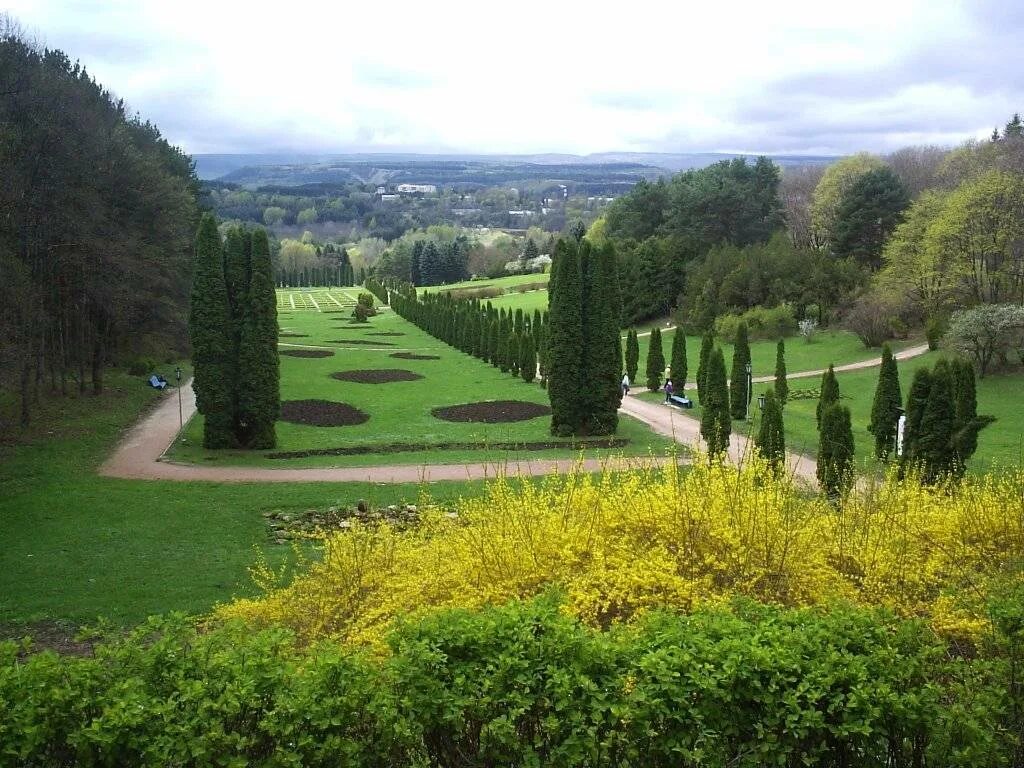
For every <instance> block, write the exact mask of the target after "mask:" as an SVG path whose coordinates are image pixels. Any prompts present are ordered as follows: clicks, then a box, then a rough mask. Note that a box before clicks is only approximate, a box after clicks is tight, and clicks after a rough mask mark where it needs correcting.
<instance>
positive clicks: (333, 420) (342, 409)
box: [281, 400, 370, 427]
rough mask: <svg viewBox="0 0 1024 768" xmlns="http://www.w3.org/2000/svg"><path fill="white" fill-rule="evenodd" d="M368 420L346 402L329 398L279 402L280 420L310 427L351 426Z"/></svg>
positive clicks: (368, 417) (366, 415)
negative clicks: (334, 401)
mask: <svg viewBox="0 0 1024 768" xmlns="http://www.w3.org/2000/svg"><path fill="white" fill-rule="evenodd" d="M369 420H370V416H369V414H367V413H363V412H362V411H360V410H359V409H358V408H355V407H353V406H351V405H349V404H348V403H332V402H331V401H329V400H285V401H284V402H283V403H281V421H290V422H292V423H293V424H307V425H309V426H311V427H351V426H355V425H356V424H363V423H364V422H367V421H369Z"/></svg>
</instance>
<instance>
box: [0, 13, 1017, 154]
mask: <svg viewBox="0 0 1024 768" xmlns="http://www.w3.org/2000/svg"><path fill="white" fill-rule="evenodd" d="M4 10H6V11H7V12H8V13H10V14H11V15H12V16H13V17H14V18H15V19H16V20H17V21H18V22H19V23H20V24H21V25H22V26H23V27H24V28H26V29H27V30H28V31H29V32H30V33H31V34H33V35H34V36H35V37H36V38H38V39H39V41H40V42H42V43H43V44H45V45H47V46H49V47H53V48H60V49H62V50H64V51H65V52H66V53H68V54H69V55H70V56H71V57H72V58H76V59H79V60H80V61H81V62H82V63H83V64H85V66H86V67H87V68H88V70H89V71H90V72H91V73H93V75H94V76H95V77H96V78H97V79H98V80H99V81H100V82H101V83H103V85H104V86H106V87H107V88H108V89H109V90H111V91H112V92H113V93H115V94H116V95H117V96H118V97H120V98H123V99H124V100H125V102H126V103H127V104H128V105H129V106H130V107H131V108H132V109H133V110H136V111H138V112H139V113H140V114H141V115H142V116H143V117H145V118H147V119H150V120H152V121H153V122H154V123H156V125H157V126H158V127H159V128H160V130H161V131H162V133H163V134H164V135H165V136H166V137H167V138H168V139H169V140H170V141H171V142H172V143H174V144H177V145H179V146H181V147H182V148H183V149H184V150H185V151H187V152H190V153H193V154H195V153H253V152H260V153H264V152H308V153H331V152H396V151H401V152H467V153H501V154H506V153H508V154H511V153H540V152H565V153H574V154H588V153H592V152H605V151H629V152H715V151H723V152H764V153H770V154H845V153H849V152H853V151H859V150H866V151H872V152H886V151H890V150H893V149H896V148H898V147H901V146H906V145H908V144H939V145H953V144H957V143H959V142H961V141H963V140H965V139H968V138H972V137H978V138H980V137H982V136H987V135H988V134H990V133H991V131H992V128H993V127H994V126H996V125H1002V124H1003V123H1005V122H1006V120H1007V119H1008V118H1009V116H1010V115H1011V114H1012V113H1013V112H1016V111H1018V110H1019V111H1024V74H1022V73H1021V70H1020V69H1019V67H1018V66H1017V61H1018V55H1019V41H1020V40H1022V39H1024V3H1021V2H1014V0H964V1H963V2H947V1H945V0H925V1H922V2H917V1H916V0H914V1H909V0H908V1H904V0H881V1H879V0H860V1H859V2H857V3H849V2H843V3H835V2H827V1H826V2H823V1H822V0H814V1H813V2H790V1H788V0H776V1H775V2H771V3H769V2H764V0H758V1H757V2H745V1H741V0H733V2H699V3H698V2H693V0H674V1H673V2H664V3H662V2H646V1H645V0H640V2H635V3H616V4H615V5H614V6H612V5H611V4H608V3H600V2H576V0H544V1H543V2H537V1H535V0H516V1H515V2H508V1H506V2H494V1H493V0H475V1H469V2H462V1H461V0H458V1H449V0H434V2H425V1H424V0H416V1H415V2H407V1H406V0H379V1H378V2H365V1H360V2H351V0H350V2H345V1H344V0H335V2H322V3H321V2H310V1H309V0H291V2H277V3H273V4H271V3H261V2H250V3H234V2H231V3H228V2H223V1H221V2H217V0H206V1H205V2H198V1H197V0H175V2H168V1H167V0H160V1H159V2H151V1H150V0H128V1H124V2H123V1H122V0H110V1H109V2H95V1H93V0H63V1H60V0H6V2H5V8H4Z"/></svg>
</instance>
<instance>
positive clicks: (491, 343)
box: [487, 318, 501, 368]
mask: <svg viewBox="0 0 1024 768" xmlns="http://www.w3.org/2000/svg"><path fill="white" fill-rule="evenodd" d="M500 355H501V321H500V320H499V319H498V318H494V319H493V320H491V325H490V328H489V329H488V336H487V359H488V360H490V361H491V365H493V366H494V367H495V368H500V367H501V359H500Z"/></svg>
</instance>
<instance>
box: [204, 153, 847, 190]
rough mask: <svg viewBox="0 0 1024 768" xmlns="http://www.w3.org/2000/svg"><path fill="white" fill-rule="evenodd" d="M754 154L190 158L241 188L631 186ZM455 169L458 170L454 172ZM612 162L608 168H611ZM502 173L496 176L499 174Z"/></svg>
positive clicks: (795, 160) (801, 160)
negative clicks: (599, 182) (611, 182)
mask: <svg viewBox="0 0 1024 768" xmlns="http://www.w3.org/2000/svg"><path fill="white" fill-rule="evenodd" d="M735 157H747V158H751V159H752V158H754V157H756V155H741V154H727V153H720V152H703V153H656V152H601V153H596V154H591V155H568V154H557V153H548V154H536V155H455V154H438V155H426V154H414V153H410V154H401V153H380V154H370V153H364V154H287V153H281V154H251V155H232V154H222V155H202V154H200V155H193V159H194V160H195V162H196V173H197V174H198V175H199V178H201V179H223V180H225V181H231V182H234V183H237V184H242V185H245V186H250V185H256V184H280V185H299V184H309V183H339V182H346V181H362V182H364V183H384V182H391V181H419V182H424V183H434V184H452V183H458V182H463V183H470V184H473V183H476V184H481V183H482V184H485V185H493V184H498V183H509V182H514V181H516V180H517V179H522V180H523V181H524V182H528V181H541V180H549V181H559V180H566V181H589V180H594V179H595V178H596V177H603V178H605V179H608V178H609V177H612V178H614V179H616V180H621V181H622V182H628V183H636V181H638V180H639V179H640V178H656V177H657V176H661V175H665V174H666V172H671V173H674V172H677V171H681V170H687V169H689V168H703V167H704V166H707V165H711V164H712V163H717V162H718V161H720V160H730V159H732V158H735ZM772 160H774V161H775V162H776V163H778V164H779V165H781V166H783V167H787V166H801V165H820V164H824V163H830V162H832V161H833V160H835V157H831V156H824V155H776V156H773V157H772ZM460 166H462V167H461V170H460ZM609 166H611V167H609ZM499 177H500V178H499Z"/></svg>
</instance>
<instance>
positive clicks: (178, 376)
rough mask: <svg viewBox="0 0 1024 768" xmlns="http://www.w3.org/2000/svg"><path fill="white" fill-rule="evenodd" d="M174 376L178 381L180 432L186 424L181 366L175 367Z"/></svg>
mask: <svg viewBox="0 0 1024 768" xmlns="http://www.w3.org/2000/svg"><path fill="white" fill-rule="evenodd" d="M174 378H175V379H176V380H177V382H178V431H179V432H180V431H181V429H182V427H184V426H185V421H184V418H183V417H182V414H181V366H180V365H179V366H176V367H175V368H174Z"/></svg>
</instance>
